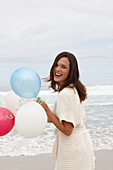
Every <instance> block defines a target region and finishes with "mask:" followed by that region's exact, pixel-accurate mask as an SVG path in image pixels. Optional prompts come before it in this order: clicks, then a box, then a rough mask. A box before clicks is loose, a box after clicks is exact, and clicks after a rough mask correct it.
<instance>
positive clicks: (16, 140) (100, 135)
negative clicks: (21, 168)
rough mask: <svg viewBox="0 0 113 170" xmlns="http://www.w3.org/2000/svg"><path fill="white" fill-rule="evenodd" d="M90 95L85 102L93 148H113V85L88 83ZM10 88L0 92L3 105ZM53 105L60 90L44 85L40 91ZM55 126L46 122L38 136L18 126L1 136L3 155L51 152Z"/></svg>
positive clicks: (0, 142) (49, 103)
mask: <svg viewBox="0 0 113 170" xmlns="http://www.w3.org/2000/svg"><path fill="white" fill-rule="evenodd" d="M87 93H88V98H87V100H86V101H85V102H84V106H85V110H86V116H87V120H86V127H87V129H88V131H89V133H90V135H91V137H92V141H93V145H94V150H95V151H98V150H112V149H113V86H112V85H106V86H89V87H87ZM7 94H8V92H0V107H5V99H6V96H7ZM38 96H40V97H41V98H42V99H44V100H45V101H46V102H47V103H48V105H49V107H50V108H52V106H53V104H54V102H55V100H56V97H57V93H53V92H52V90H49V89H47V88H46V87H45V86H43V87H42V88H41V91H40V93H39V95H38ZM54 130H55V126H54V125H53V124H51V123H48V124H47V127H46V129H45V130H44V132H43V134H41V135H40V136H38V137H36V138H25V137H23V136H21V135H20V134H19V133H18V132H17V130H16V128H15V126H14V128H13V129H12V131H10V132H9V133H8V134H7V135H5V136H2V137H0V156H20V155H26V156H29V155H37V154H40V153H50V152H51V151H52V146H53V143H54V140H55V134H54Z"/></svg>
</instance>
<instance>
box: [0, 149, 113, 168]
mask: <svg viewBox="0 0 113 170" xmlns="http://www.w3.org/2000/svg"><path fill="white" fill-rule="evenodd" d="M95 156H96V169H95V170H113V151H97V152H95ZM54 165H55V160H53V159H52V158H51V154H49V153H46V154H40V155H36V156H18V157H10V156H3V157H0V170H32V169H33V170H54Z"/></svg>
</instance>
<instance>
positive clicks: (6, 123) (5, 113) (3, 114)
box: [0, 107, 15, 136]
mask: <svg viewBox="0 0 113 170" xmlns="http://www.w3.org/2000/svg"><path fill="white" fill-rule="evenodd" d="M14 123H15V117H14V115H13V113H12V112H11V111H10V110H8V109H6V108H4V107H0V136H4V135H6V134H7V133H9V132H10V131H11V130H12V128H13V126H14Z"/></svg>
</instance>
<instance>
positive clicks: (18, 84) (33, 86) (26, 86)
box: [10, 67, 41, 98]
mask: <svg viewBox="0 0 113 170" xmlns="http://www.w3.org/2000/svg"><path fill="white" fill-rule="evenodd" d="M10 85H11V88H12V90H13V91H14V92H15V93H16V94H17V95H18V96H20V97H23V98H35V97H37V95H38V93H39V91H40V87H41V80H40V77H39V75H38V73H37V72H36V71H35V70H33V69H32V68H29V67H20V68H18V69H16V70H15V71H14V72H13V74H12V75H11V78H10Z"/></svg>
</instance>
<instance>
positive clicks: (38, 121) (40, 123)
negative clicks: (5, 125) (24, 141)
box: [15, 101, 47, 138]
mask: <svg viewBox="0 0 113 170" xmlns="http://www.w3.org/2000/svg"><path fill="white" fill-rule="evenodd" d="M46 125H47V116H46V112H45V110H44V109H43V108H42V106H41V105H40V104H38V103H37V102H34V101H31V102H29V103H26V104H24V105H23V106H22V107H21V108H20V109H19V110H18V111H17V114H16V117H15V127H16V129H17V131H18V132H19V133H20V134H21V135H22V136H24V137H27V138H33V137H37V136H39V135H40V134H42V133H43V131H44V129H45V128H46Z"/></svg>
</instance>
